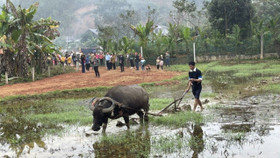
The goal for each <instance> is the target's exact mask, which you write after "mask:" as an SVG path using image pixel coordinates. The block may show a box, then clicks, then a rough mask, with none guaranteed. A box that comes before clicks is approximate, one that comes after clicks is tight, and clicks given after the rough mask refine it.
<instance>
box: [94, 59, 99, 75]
mask: <svg viewBox="0 0 280 158" xmlns="http://www.w3.org/2000/svg"><path fill="white" fill-rule="evenodd" d="M98 66H99V59H97V58H96V56H93V69H94V72H95V76H96V77H100V73H99V70H98Z"/></svg>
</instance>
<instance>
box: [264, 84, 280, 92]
mask: <svg viewBox="0 0 280 158" xmlns="http://www.w3.org/2000/svg"><path fill="white" fill-rule="evenodd" d="M263 89H264V90H265V91H266V92H269V93H275V94H280V83H274V84H270V85H267V86H264V88H263Z"/></svg>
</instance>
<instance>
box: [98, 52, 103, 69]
mask: <svg viewBox="0 0 280 158" xmlns="http://www.w3.org/2000/svg"><path fill="white" fill-rule="evenodd" d="M103 58H104V55H103V52H101V53H100V54H99V61H100V66H102V65H103Z"/></svg>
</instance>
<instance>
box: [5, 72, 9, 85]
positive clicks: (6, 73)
mask: <svg viewBox="0 0 280 158" xmlns="http://www.w3.org/2000/svg"><path fill="white" fill-rule="evenodd" d="M5 78H6V84H9V78H8V72H7V71H6V72H5Z"/></svg>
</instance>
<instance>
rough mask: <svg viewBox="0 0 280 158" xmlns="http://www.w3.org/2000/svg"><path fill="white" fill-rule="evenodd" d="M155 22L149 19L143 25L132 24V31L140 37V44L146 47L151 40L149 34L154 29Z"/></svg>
mask: <svg viewBox="0 0 280 158" xmlns="http://www.w3.org/2000/svg"><path fill="white" fill-rule="evenodd" d="M153 25H154V22H153V21H150V20H148V21H147V22H146V25H145V26H143V25H141V24H139V25H138V26H133V25H130V28H131V29H132V31H133V32H134V33H135V34H136V35H137V36H138V37H139V44H140V46H142V47H144V48H146V47H147V44H148V42H149V35H150V33H151V32H152V31H153V30H154V27H153Z"/></svg>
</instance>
